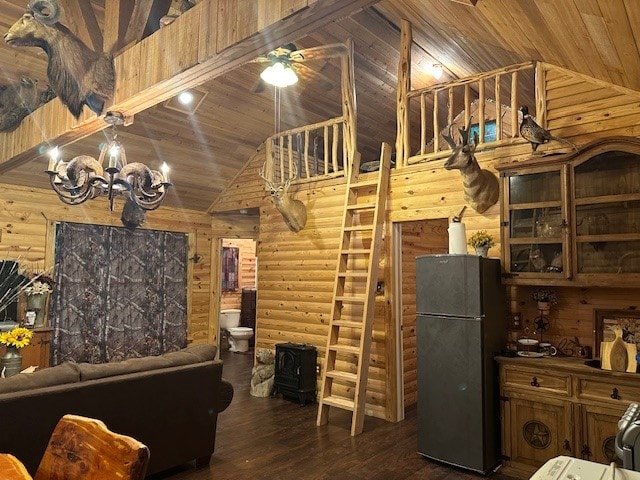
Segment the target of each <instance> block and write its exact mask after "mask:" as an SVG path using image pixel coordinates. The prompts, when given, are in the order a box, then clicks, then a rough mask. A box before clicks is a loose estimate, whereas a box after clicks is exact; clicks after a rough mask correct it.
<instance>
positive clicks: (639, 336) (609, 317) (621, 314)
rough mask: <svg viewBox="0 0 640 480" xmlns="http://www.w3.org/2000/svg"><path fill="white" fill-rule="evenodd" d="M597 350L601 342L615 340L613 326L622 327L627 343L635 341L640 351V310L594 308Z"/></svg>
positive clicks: (623, 337)
mask: <svg viewBox="0 0 640 480" xmlns="http://www.w3.org/2000/svg"><path fill="white" fill-rule="evenodd" d="M594 317H595V323H594V325H595V329H594V332H595V339H596V344H595V348H596V351H598V349H599V348H600V342H612V341H613V340H615V338H616V337H615V333H614V332H613V327H615V326H620V327H621V328H622V339H623V340H624V341H625V342H627V343H635V344H636V347H637V348H638V351H639V352H640V310H599V309H597V310H594Z"/></svg>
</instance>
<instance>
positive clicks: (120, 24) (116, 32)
mask: <svg viewBox="0 0 640 480" xmlns="http://www.w3.org/2000/svg"><path fill="white" fill-rule="evenodd" d="M134 6H135V2H132V1H131V0H105V2H104V51H105V52H110V53H111V54H112V55H117V54H118V53H120V52H121V51H122V49H123V48H124V46H125V45H126V44H125V42H124V37H125V35H126V33H127V28H128V26H129V23H130V22H131V15H132V14H133V7H134Z"/></svg>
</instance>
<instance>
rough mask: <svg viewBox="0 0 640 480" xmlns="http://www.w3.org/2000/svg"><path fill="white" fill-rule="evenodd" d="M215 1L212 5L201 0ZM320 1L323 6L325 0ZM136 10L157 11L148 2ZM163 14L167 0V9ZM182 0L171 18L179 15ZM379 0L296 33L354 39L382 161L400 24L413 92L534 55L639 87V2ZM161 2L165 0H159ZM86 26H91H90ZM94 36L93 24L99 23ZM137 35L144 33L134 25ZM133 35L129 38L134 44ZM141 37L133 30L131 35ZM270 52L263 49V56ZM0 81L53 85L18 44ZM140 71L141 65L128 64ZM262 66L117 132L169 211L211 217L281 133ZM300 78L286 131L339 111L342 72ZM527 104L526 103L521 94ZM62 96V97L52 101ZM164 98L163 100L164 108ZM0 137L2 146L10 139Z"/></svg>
mask: <svg viewBox="0 0 640 480" xmlns="http://www.w3.org/2000/svg"><path fill="white" fill-rule="evenodd" d="M200 1H213V0H200ZM318 1H322V0H318ZM110 2H111V0H92V1H91V6H92V7H93V15H91V14H90V13H91V12H89V14H87V11H86V9H85V10H83V9H81V8H80V6H81V5H84V7H86V6H87V5H86V2H84V1H82V0H60V3H61V4H62V5H63V7H64V12H65V14H64V16H63V17H62V20H61V21H62V23H64V24H66V25H67V26H68V27H69V28H71V29H72V30H73V31H74V32H76V33H78V34H79V35H81V36H82V38H84V39H86V41H87V42H90V41H93V42H95V41H96V38H101V37H102V38H103V41H104V42H105V45H107V44H109V42H113V41H114V40H113V38H114V35H113V33H109V32H101V33H102V35H95V32H93V34H92V31H91V29H90V28H89V29H88V28H86V27H85V26H86V25H87V24H91V21H95V25H98V26H100V28H101V29H102V28H103V27H102V26H103V25H104V24H105V22H104V18H105V14H106V15H108V13H105V4H107V8H106V11H107V12H109V11H110V10H109V4H110ZM138 3H139V4H143V3H146V4H149V2H144V1H142V0H139V1H138ZM164 3H165V5H164V8H165V10H166V8H168V3H167V2H166V1H165V2H164ZM179 3H180V2H179V1H177V0H174V1H173V5H172V6H171V9H172V10H171V11H172V12H176V11H177V7H178V5H179ZM466 3H467V4H465V2H457V1H453V0H382V1H380V2H379V3H378V4H376V5H375V6H374V7H371V8H368V9H365V10H363V11H360V12H357V13H354V14H352V15H351V16H349V17H347V18H344V19H342V20H340V21H337V22H333V23H331V24H329V25H328V26H327V27H325V28H323V29H322V30H319V31H313V32H308V35H307V36H305V37H304V38H292V39H291V41H293V42H295V44H296V46H298V48H307V47H312V46H316V45H324V44H330V43H335V42H344V41H346V40H347V39H348V38H351V39H353V40H354V43H355V81H356V91H357V109H358V146H359V149H360V151H361V152H362V154H363V161H366V160H370V159H375V158H377V156H378V154H379V153H378V152H379V148H380V143H381V142H382V141H385V142H390V143H392V144H393V143H394V142H395V121H396V120H395V119H396V114H395V85H396V77H397V76H396V71H397V65H398V58H399V54H398V49H399V45H400V38H399V25H400V19H402V18H405V19H408V20H409V21H410V22H411V23H412V24H413V29H414V30H413V40H414V45H413V59H414V62H413V70H412V82H413V87H414V88H421V87H425V86H428V85H431V84H434V83H435V82H436V81H435V79H434V78H433V77H432V76H431V74H430V73H429V67H430V66H431V65H432V64H434V63H439V64H442V65H443V66H444V69H445V75H444V77H443V78H442V79H441V80H440V81H441V82H442V81H447V80H451V79H455V78H462V77H465V76H468V75H473V74H476V73H479V72H482V71H488V70H492V69H495V68H499V67H503V66H507V65H510V64H515V63H520V62H526V61H530V60H543V61H546V62H549V63H553V64H556V65H558V66H562V67H565V68H568V69H571V70H575V71H577V72H581V73H584V74H587V75H590V76H593V77H595V78H598V79H601V80H605V81H609V82H612V83H616V84H618V85H621V86H625V87H628V88H631V89H635V90H640V2H638V1H637V0H537V1H535V2H532V1H531V0H479V1H478V2H477V4H476V5H475V6H471V5H469V3H472V2H466ZM25 4H26V0H0V32H1V33H2V34H4V33H5V32H6V31H7V30H8V28H9V26H10V25H11V24H12V23H13V22H14V21H15V20H16V19H18V18H19V17H20V16H21V15H22V13H23V12H24V6H25ZM153 4H154V5H156V6H157V5H159V4H162V2H159V1H158V0H155V2H153ZM87 19H89V20H91V21H90V22H87ZM93 30H95V27H94V28H93ZM137 31H138V32H141V31H142V30H141V27H140V26H138V28H137ZM131 35H132V34H131V32H130V33H129V37H127V38H131ZM134 36H135V35H134ZM265 53H266V52H265ZM0 68H1V70H0V85H2V84H4V85H7V84H10V83H15V82H16V81H17V80H18V79H19V78H20V77H21V76H22V75H28V76H31V77H33V78H36V79H37V80H38V81H39V85H40V86H42V88H44V86H45V85H46V83H47V81H46V73H45V72H46V56H45V55H44V53H42V51H41V50H39V49H34V48H11V47H9V46H7V45H6V44H5V43H4V42H0ZM132 68H135V66H132ZM262 68H264V66H263V65H259V64H255V63H249V64H245V65H243V66H241V67H239V68H237V69H236V70H234V71H233V72H231V73H229V74H226V75H223V76H221V77H218V78H215V79H212V80H210V81H208V82H206V83H204V84H203V85H201V87H200V90H202V91H203V92H206V93H207V95H206V97H205V99H204V100H203V102H202V104H201V105H200V106H199V108H198V110H197V112H196V113H195V114H185V113H180V112H178V111H176V110H173V109H171V108H168V106H166V105H165V104H159V105H157V106H155V107H153V108H150V109H148V110H147V111H145V112H143V113H141V114H138V115H136V117H135V119H134V122H133V124H132V125H129V126H126V127H120V129H119V139H120V140H121V141H122V143H123V144H124V146H125V148H126V151H127V157H128V158H129V160H130V161H132V160H133V161H141V162H144V163H146V164H148V165H150V166H153V167H157V166H158V165H159V164H160V163H161V162H162V161H167V163H169V164H170V165H171V167H172V181H173V182H174V185H175V187H174V188H173V189H172V192H171V195H170V198H168V199H167V200H166V202H165V204H167V205H173V206H176V207H183V208H189V209H196V210H201V211H204V210H206V209H207V208H208V207H209V206H210V205H211V203H212V202H213V201H214V200H215V199H216V198H217V197H218V196H219V195H220V194H221V193H222V192H223V191H224V189H225V187H226V185H227V184H228V183H229V182H230V181H231V180H232V179H233V177H234V176H235V175H236V173H237V172H238V171H239V169H241V168H242V166H243V165H244V164H245V162H246V161H247V159H248V158H249V157H250V156H251V154H252V153H253V152H254V151H255V149H256V148H257V147H258V146H259V145H260V143H262V142H263V141H264V140H265V139H266V138H267V137H268V136H269V135H271V134H273V132H274V131H275V129H276V126H275V124H274V123H275V119H274V95H273V93H274V92H273V88H272V87H268V88H264V89H263V90H262V91H261V92H256V84H257V79H258V75H259V73H260V71H261V69H262ZM300 74H301V80H300V82H298V84H296V85H295V86H293V87H289V88H287V89H284V90H283V91H282V98H281V109H282V111H281V118H280V126H279V128H280V130H284V129H287V128H292V127H296V126H300V125H304V124H308V123H313V122H316V121H319V120H322V119H325V118H329V117H332V116H335V115H337V114H339V112H340V98H339V93H340V92H339V85H340V81H339V66H338V64H337V62H335V61H332V60H322V59H320V60H314V61H312V62H308V63H307V64H305V67H304V68H303V69H302V70H301V71H300ZM525 100H526V101H531V100H530V99H525ZM55 101H57V100H55ZM165 103H166V102H165ZM2 135H3V134H2V133H0V141H2ZM104 140H105V136H104V134H102V133H99V134H95V135H92V136H90V137H87V138H86V139H83V140H80V141H78V142H76V143H75V144H73V145H70V146H68V147H66V148H65V149H64V152H63V155H64V156H65V158H71V157H72V156H75V155H79V154H93V155H95V156H97V155H98V151H99V145H100V144H101V143H102V142H103V141H104ZM42 162H43V160H42V159H39V160H38V161H32V162H29V163H27V164H24V165H21V166H19V167H16V168H15V169H13V170H11V171H9V172H6V173H4V174H3V175H2V178H1V179H0V182H3V183H12V184H20V185H27V186H34V187H43V188H48V178H47V176H46V175H45V174H44V173H42V171H43V169H44V165H43V163H42Z"/></svg>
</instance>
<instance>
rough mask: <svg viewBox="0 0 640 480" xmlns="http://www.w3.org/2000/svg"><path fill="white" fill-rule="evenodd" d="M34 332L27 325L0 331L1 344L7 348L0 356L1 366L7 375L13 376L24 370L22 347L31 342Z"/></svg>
mask: <svg viewBox="0 0 640 480" xmlns="http://www.w3.org/2000/svg"><path fill="white" fill-rule="evenodd" d="M31 337H33V332H32V331H31V330H29V329H28V328H25V327H15V328H14V329H12V330H9V331H8V332H2V333H0V344H2V345H4V346H5V347H6V348H7V351H6V352H5V354H4V356H3V357H2V358H0V366H1V367H2V373H3V375H4V376H5V377H11V376H12V375H15V374H16V373H20V370H22V353H20V349H21V348H24V347H26V346H27V345H29V344H30V343H31Z"/></svg>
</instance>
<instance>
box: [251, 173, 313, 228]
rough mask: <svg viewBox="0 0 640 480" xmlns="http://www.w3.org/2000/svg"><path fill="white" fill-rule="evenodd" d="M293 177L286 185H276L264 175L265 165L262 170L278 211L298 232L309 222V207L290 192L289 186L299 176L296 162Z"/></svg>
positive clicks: (289, 225)
mask: <svg viewBox="0 0 640 480" xmlns="http://www.w3.org/2000/svg"><path fill="white" fill-rule="evenodd" d="M292 173H293V177H292V178H288V179H287V180H286V181H285V182H284V185H277V186H276V185H274V183H273V182H272V181H271V180H269V179H268V178H267V177H265V175H264V165H263V166H262V169H261V170H260V173H259V175H260V178H262V179H263V180H264V181H265V184H266V187H267V189H268V190H269V192H270V194H271V199H272V200H273V203H274V205H275V206H276V208H277V209H278V211H279V212H280V213H281V214H282V218H284V221H285V223H286V224H287V226H288V227H289V229H290V230H292V231H293V232H296V233H298V232H299V231H300V230H302V229H303V228H304V226H305V225H306V223H307V207H306V206H305V204H304V203H302V202H301V201H300V200H297V199H295V198H293V196H292V195H291V194H290V193H289V187H290V186H291V181H292V180H295V179H296V178H297V176H298V173H297V169H296V168H295V164H294V165H293V170H292Z"/></svg>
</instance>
